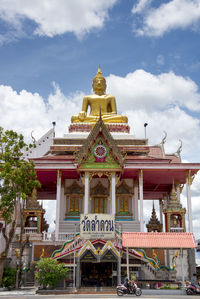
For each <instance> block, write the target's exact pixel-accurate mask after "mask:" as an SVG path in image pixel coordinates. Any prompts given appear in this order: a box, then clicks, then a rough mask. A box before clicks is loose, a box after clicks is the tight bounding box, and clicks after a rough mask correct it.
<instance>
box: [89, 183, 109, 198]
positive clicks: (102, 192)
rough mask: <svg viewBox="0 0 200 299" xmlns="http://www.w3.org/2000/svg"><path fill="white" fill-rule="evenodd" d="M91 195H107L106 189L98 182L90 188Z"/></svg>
mask: <svg viewBox="0 0 200 299" xmlns="http://www.w3.org/2000/svg"><path fill="white" fill-rule="evenodd" d="M91 195H108V189H107V188H106V187H104V186H103V185H102V184H101V183H100V182H99V183H98V184H97V185H96V186H95V187H94V188H92V190H91Z"/></svg>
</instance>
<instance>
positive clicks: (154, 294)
mask: <svg viewBox="0 0 200 299" xmlns="http://www.w3.org/2000/svg"><path fill="white" fill-rule="evenodd" d="M35 291H36V289H34V288H29V289H21V290H19V291H16V290H13V291H3V290H2V289H1V290H0V296H1V297H2V299H3V298H4V299H9V298H11V299H14V298H17V299H19V298H23V299H26V298H27V299H31V298H43V299H44V298H45V299H47V298H48V299H55V297H56V298H58V299H62V298H63V299H64V298H65V299H73V298H80V299H82V298H83V299H84V298H89V299H90V298H91V299H92V298H95V299H101V298H106V299H114V298H119V297H118V296H117V295H116V294H114V293H113V294H100V293H94V294H61V295H59V294H57V295H38V294H35ZM142 291H143V293H142V296H141V297H138V298H146V299H148V298H149V299H150V298H151V299H152V298H157V299H164V298H173V299H186V298H187V299H189V298H190V296H189V297H188V296H187V295H186V294H185V291H184V290H150V289H144V290H142ZM124 297H125V298H127V299H128V298H133V297H135V298H136V296H133V295H126V296H124ZM192 298H193V297H192ZM195 298H200V296H195Z"/></svg>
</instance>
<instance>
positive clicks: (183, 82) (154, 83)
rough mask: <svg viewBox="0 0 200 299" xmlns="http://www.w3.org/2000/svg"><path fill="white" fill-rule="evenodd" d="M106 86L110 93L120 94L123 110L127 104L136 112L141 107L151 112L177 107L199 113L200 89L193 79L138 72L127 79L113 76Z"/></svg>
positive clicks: (119, 104) (168, 74)
mask: <svg viewBox="0 0 200 299" xmlns="http://www.w3.org/2000/svg"><path fill="white" fill-rule="evenodd" d="M107 85H108V90H109V92H112V93H113V94H115V95H118V98H119V101H118V102H119V103H118V107H119V109H120V110H121V109H122V108H123V107H124V105H127V104H131V106H132V107H133V108H134V109H140V108H142V109H145V110H148V112H149V111H152V110H155V109H159V110H163V109H166V108H167V107H169V106H175V105H180V106H183V107H185V108H187V109H190V110H191V111H196V110H197V111H200V94H199V93H198V86H197V85H196V84H195V82H194V81H192V80H191V79H189V78H184V77H182V76H177V75H175V74H174V73H173V72H169V73H162V74H160V75H157V76H156V75H153V74H151V73H148V72H145V71H144V70H137V71H135V72H133V73H129V74H127V75H126V76H125V77H119V76H115V75H110V76H109V77H108V78H107ZM122 99H123V100H122ZM120 100H122V101H120Z"/></svg>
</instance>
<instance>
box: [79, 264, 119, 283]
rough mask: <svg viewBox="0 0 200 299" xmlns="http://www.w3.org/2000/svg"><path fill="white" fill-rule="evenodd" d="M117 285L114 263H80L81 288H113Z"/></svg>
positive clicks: (115, 265)
mask: <svg viewBox="0 0 200 299" xmlns="http://www.w3.org/2000/svg"><path fill="white" fill-rule="evenodd" d="M116 285H117V263H116V262H102V263H99V262H95V263H94V262H93V263H88V262H82V263H81V286H82V287H113V286H116Z"/></svg>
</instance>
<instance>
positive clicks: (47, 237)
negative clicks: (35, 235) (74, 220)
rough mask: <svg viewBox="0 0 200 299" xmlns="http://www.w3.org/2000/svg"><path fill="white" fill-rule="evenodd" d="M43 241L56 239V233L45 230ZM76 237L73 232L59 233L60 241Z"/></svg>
mask: <svg viewBox="0 0 200 299" xmlns="http://www.w3.org/2000/svg"><path fill="white" fill-rule="evenodd" d="M42 235H43V238H42V240H43V241H55V240H56V239H55V233H46V232H44V233H43V234H42ZM72 238H74V234H73V233H59V234H58V241H68V240H71V239H72Z"/></svg>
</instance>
